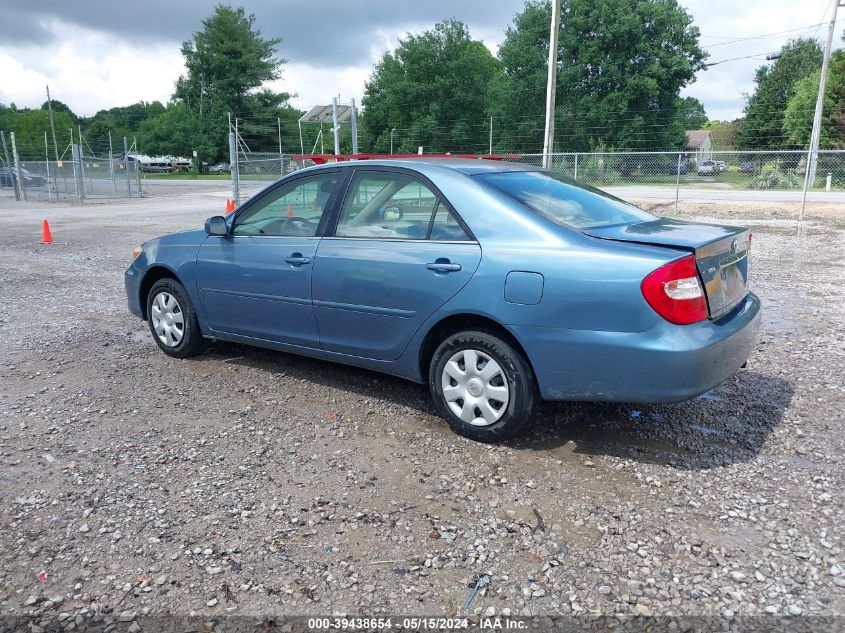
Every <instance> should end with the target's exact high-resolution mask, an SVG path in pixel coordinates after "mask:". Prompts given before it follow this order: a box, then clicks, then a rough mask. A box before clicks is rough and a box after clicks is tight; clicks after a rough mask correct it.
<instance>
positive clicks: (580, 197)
mask: <svg viewBox="0 0 845 633" xmlns="http://www.w3.org/2000/svg"><path fill="white" fill-rule="evenodd" d="M476 178H478V180H480V181H481V182H483V183H485V184H486V185H487V186H489V187H492V188H493V189H495V190H497V191H499V192H501V193H503V194H505V195H506V196H508V197H509V198H512V199H513V200H516V201H517V202H519V203H520V204H522V205H524V206H526V207H528V208H529V209H530V210H531V211H533V212H534V213H536V214H537V215H540V216H542V217H544V218H546V219H547V220H549V221H551V222H554V223H555V224H559V225H561V226H565V227H568V228H571V229H578V230H583V229H592V228H596V227H599V226H611V225H617V224H632V223H635V222H648V221H651V220H656V219H657V218H656V216H653V215H652V214H650V213H648V212H646V211H643V210H642V209H638V208H637V207H635V206H634V205H632V204H628V203H627V202H625V201H623V200H620V199H619V198H616V197H614V196H611V195H610V194H608V193H605V192H604V191H601V190H599V189H596V188H594V187H590V186H588V185H582V184H580V183H576V182H575V181H574V180H570V179H569V178H566V177H564V176H561V175H559V174H555V173H552V172H545V171H506V172H499V173H493V174H480V175H478V176H476Z"/></svg>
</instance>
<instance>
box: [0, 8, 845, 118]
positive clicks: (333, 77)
mask: <svg viewBox="0 0 845 633" xmlns="http://www.w3.org/2000/svg"><path fill="white" fill-rule="evenodd" d="M509 2H512V5H513V10H511V9H508V8H507V7H509V6H511V5H510V4H509ZM682 4H683V5H684V6H686V7H687V8H688V9H689V11H690V13H691V14H692V15H693V18H694V20H695V24H696V25H697V26H698V27H699V29H700V30H701V33H702V38H701V44H702V45H703V46H706V47H708V50H709V51H710V55H711V57H710V60H709V61H710V62H714V61H720V60H723V59H730V58H733V57H743V56H747V55H752V54H757V56H758V57H757V58H756V59H744V60H737V61H730V62H725V63H723V64H719V65H717V66H714V67H712V68H710V69H708V70H707V71H705V72H701V73H699V75H698V77H697V81H696V82H695V83H693V84H692V85H691V86H689V87H688V88H687V89H686V90H685V91H684V94H685V95H691V96H695V97H697V98H698V99H700V100H701V101H702V102H703V103H704V105H705V108H706V110H707V114H708V115H709V116H710V117H711V118H719V119H733V118H735V117H738V116H741V115H742V108H743V105H744V98H743V93H744V92H751V91H752V90H753V87H754V86H753V78H754V71H755V69H756V67H757V66H759V65H760V64H762V63H765V62H764V61H763V60H762V59H761V57H762V56H764V55H765V53H767V52H771V51H776V50H778V49H779V48H780V47H781V46H782V45H783V43H784V42H786V40H787V39H789V38H790V37H794V36H798V35H815V34H818V35H819V36H820V37H824V35H825V34H826V25H825V26H822V27H821V28H818V27H816V28H812V29H810V28H801V29H799V28H798V27H808V26H809V25H813V24H818V23H819V22H821V21H822V18H823V16H828V17H829V11H828V9H829V5H830V2H829V0H805V1H804V2H795V0H769V1H768V2H765V3H764V2H762V1H759V0H758V1H756V2H744V3H743V2H737V1H736V0H682ZM505 5H507V6H505ZM520 6H521V0H503V1H502V2H501V3H500V4H499V5H497V7H498V14H497V15H498V16H499V17H498V18H497V19H499V20H500V22H501V23H500V24H495V23H494V21H491V20H490V18H489V11H488V14H487V15H484V16H480V15H479V14H478V11H480V10H482V9H478V8H475V9H472V11H471V10H470V9H471V8H472V7H482V8H483V4H479V3H476V4H475V5H472V6H470V5H469V4H467V5H463V4H456V5H455V12H456V13H460V10H463V11H464V12H465V14H460V15H459V16H458V17H460V18H462V19H464V20H466V21H467V22H468V24H469V27H470V32H471V33H472V34H473V36H474V37H476V38H479V39H481V40H483V41H484V42H485V44H486V45H487V46H488V48H490V49H491V51H494V52H495V50H496V49H497V48H498V45H499V44H500V43H501V41H502V39H503V38H504V31H505V28H506V27H507V26H508V25H509V23H510V22H511V19H512V17H513V16H512V13H513V11H515V10H519V8H520ZM253 10H255V11H256V13H259V14H260V13H261V11H260V10H259V9H253ZM358 11H361V12H367V11H368V7H367V4H366V3H362V4H361V5H360V7H359V8H358ZM473 11H475V13H473ZM371 13H372V15H371V16H369V18H370V21H371V26H369V27H368V28H369V31H368V32H367V33H366V34H364V35H365V37H363V40H364V41H366V42H367V43H368V45H369V48H368V51H367V55H365V56H362V55H360V54H356V55H354V56H353V57H354V60H355V61H349V62H345V61H344V59H342V58H340V59H337V63H336V65H334V66H329V65H328V63H331V59H332V58H329V60H328V62H327V60H326V56H325V55H324V56H322V57H319V58H317V57H314V56H313V55H312V54H309V50H305V49H303V48H302V47H301V46H300V47H299V48H296V49H291V48H287V47H285V46H283V50H282V51H281V53H282V54H283V55H285V56H286V57H288V58H289V59H290V61H289V63H288V64H287V65H285V67H284V69H283V77H282V79H281V80H279V81H277V82H273V84H272V87H273V88H275V89H278V90H284V91H287V92H290V93H295V94H296V95H297V97H296V98H295V99H294V100H293V103H294V105H296V106H297V107H300V108H302V109H305V108H308V107H310V106H312V105H315V104H323V103H329V102H330V101H331V98H332V96H333V95H337V94H340V96H341V101H343V102H348V101H349V99H350V98H352V97H354V98H355V99H356V100H359V101H360V98H361V96H362V94H363V91H364V83H365V82H366V80H367V78H368V77H369V74H370V72H371V70H372V64H373V63H374V62H375V61H377V60H378V58H379V57H380V56H381V54H382V53H383V52H384V51H385V50H387V49H392V48H394V47H395V46H396V43H397V40H398V39H399V38H401V37H404V36H405V35H406V34H407V32H409V31H417V30H421V29H424V28H429V27H430V26H431V25H432V24H433V22H431V23H428V22H425V23H423V22H418V21H414V20H412V21H410V22H409V21H407V20H406V21H404V22H401V23H400V22H396V21H394V22H390V23H386V22H384V21H382V22H381V23H380V22H379V20H380V15H381V14H380V13H379V12H377V11H372V10H371ZM417 15H423V13H418V14H417ZM426 15H427V14H426ZM473 15H475V16H476V17H475V18H473ZM443 17H446V16H445V15H444V16H443ZM259 18H261V15H259ZM826 19H828V18H826ZM89 23H94V21H91V22H89ZM44 26H45V28H46V29H47V30H48V31H50V32H52V33H54V34H56V36H57V38H58V39H57V43H56V44H49V43H41V44H20V43H18V44H16V45H15V46H12V45H10V44H2V45H0V73H2V75H1V76H2V81H0V102H2V103H9V102H11V101H14V102H15V103H16V104H17V105H18V106H19V107H39V106H40V105H41V103H43V101H44V100H45V97H46V95H45V91H44V86H45V84H48V83H49V85H50V89H51V93H52V95H53V97H54V98H55V99H59V100H61V101H63V102H65V103H67V104H68V105H69V106H70V107H71V108H72V109H73V110H74V111H75V112H77V113H80V114H85V115H91V114H93V113H95V112H96V111H97V110H100V109H103V108H109V107H112V106H118V105H128V104H131V103H134V102H136V101H139V100H145V101H152V100H159V101H162V102H166V101H167V100H168V99H169V97H170V95H171V94H172V93H173V86H174V82H175V80H176V78H177V77H178V76H179V75H180V74H182V73H183V72H184V67H183V63H182V56H181V54H180V52H179V44H178V42H176V41H173V42H169V43H168V42H165V41H160V40H156V41H155V42H154V43H152V42H145V43H141V42H140V40H142V38H141V37H136V38H132V39H130V38H129V37H128V36H123V35H118V34H116V33H110V32H107V31H106V30H97V29H96V28H95V27H93V26H92V27H90V28H89V27H80V26H75V25H69V24H67V23H64V22H61V21H57V20H56V19H52V20H48V21H47V22H45V23H44ZM106 28H108V27H105V26H104V27H103V29H106ZM297 28H298V26H297V14H296V13H295V12H293V10H292V12H291V13H290V19H289V20H288V21H286V26H285V29H287V30H288V31H289V32H290V31H293V30H294V29H297ZM335 28H341V29H342V25H338V26H337V27H335ZM282 30H284V29H281V30H280V32H279V33H277V34H278V35H281V36H282V37H285V38H286V39H285V42H289V41H293V40H294V39H295V38H291V37H290V34H289V33H285V32H281V31H282ZM780 31H790V32H789V33H781V34H779V35H774V36H772V37H767V38H763V39H760V38H755V39H746V40H743V41H739V42H730V40H735V39H741V38H743V37H752V36H759V35H761V34H767V33H776V32H780ZM274 34H276V33H275V31H274ZM185 35H186V36H187V33H186V34H185ZM359 35H361V34H360V33H359ZM841 36H842V30H841V29H838V30H837V33H836V36H835V38H836V39H835V45H836V46H842V40H841ZM325 37H332V36H331V35H329V34H328V33H327V32H322V33H321V34H320V35H319V36H317V35H315V36H314V45H315V46H319V45H320V39H321V38H325ZM339 37H342V32H341V33H340V35H339ZM300 39H301V38H300ZM360 39H361V38H359V40H356V41H360ZM311 52H312V53H313V51H311ZM362 57H363V58H364V59H363V61H358V60H361V59H362Z"/></svg>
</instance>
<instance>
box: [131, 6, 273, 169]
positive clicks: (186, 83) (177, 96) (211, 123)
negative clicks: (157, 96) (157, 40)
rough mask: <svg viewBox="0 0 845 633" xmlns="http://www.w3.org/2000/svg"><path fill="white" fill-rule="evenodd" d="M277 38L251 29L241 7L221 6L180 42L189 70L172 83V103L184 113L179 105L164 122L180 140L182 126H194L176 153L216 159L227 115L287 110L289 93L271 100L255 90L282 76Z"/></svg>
mask: <svg viewBox="0 0 845 633" xmlns="http://www.w3.org/2000/svg"><path fill="white" fill-rule="evenodd" d="M280 41H281V40H280V39H279V38H269V39H268V38H265V37H263V36H262V34H261V31H260V30H259V29H257V28H256V27H255V16H254V15H252V14H247V13H246V11H245V10H244V9H243V7H238V8H232V7H231V6H229V5H222V4H220V5H217V7H216V8H215V10H214V13H213V14H212V15H211V17H209V18H206V19H205V20H203V22H202V30H200V31H198V32H196V33H194V36H193V38H192V39H190V40H188V41H186V42H183V44H182V55H183V56H184V58H185V68H186V69H187V72H186V74H185V75H183V76H182V77H180V78H179V79H178V80H177V82H176V90H175V92H174V95H173V101H174V104H183V105H184V107H186V108H187V113H186V112H185V111H183V110H181V109H179V110H177V111H175V112H174V113H172V114H170V115H169V116H167V117H165V118H164V119H163V120H162V124H165V125H174V126H176V127H175V128H174V130H173V132H174V138H175V139H182V138H183V137H182V135H181V131H182V129H183V128H184V126H185V125H193V126H194V129H193V133H192V135H191V136H190V138H189V139H186V140H185V143H186V145H183V144H182V143H181V141H180V146H179V149H180V151H179V153H182V154H187V153H188V152H190V151H191V150H192V149H197V150H198V152H200V151H201V152H202V153H201V154H200V156H201V158H203V159H207V160H210V161H216V160H219V159H220V158H222V157H224V156H225V155H226V152H227V149H226V148H227V146H228V145H227V144H228V141H227V140H226V135H227V133H228V124H227V120H228V113H232V116H233V117H238V118H242V119H244V120H249V119H250V118H252V119H256V118H260V117H265V118H266V117H272V118H273V120H275V117H276V114H275V113H276V112H277V111H278V110H283V109H285V108H286V106H287V100H288V98H289V95H287V94H278V95H275V97H274V98H273V99H269V98H268V94H272V93H270V91H259V88H261V86H262V85H263V84H264V83H265V82H268V81H272V80H274V79H278V78H279V76H280V72H281V71H280V69H281V67H282V65H283V64H284V63H285V61H286V60H284V59H282V58H280V57H277V55H276V48H277V46H278V44H279V42H280ZM188 114H189V115H190V116H188ZM162 116H164V115H162ZM147 132H148V133H149V130H147ZM163 134H164V135H165V136H166V135H167V130H165V131H164V132H163Z"/></svg>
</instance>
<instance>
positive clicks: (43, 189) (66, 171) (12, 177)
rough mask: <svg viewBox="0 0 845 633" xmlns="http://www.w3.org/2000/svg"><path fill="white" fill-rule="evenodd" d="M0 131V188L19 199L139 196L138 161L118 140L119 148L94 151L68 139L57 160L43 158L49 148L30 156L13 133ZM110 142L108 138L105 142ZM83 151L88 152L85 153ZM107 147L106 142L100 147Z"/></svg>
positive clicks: (83, 144)
mask: <svg viewBox="0 0 845 633" xmlns="http://www.w3.org/2000/svg"><path fill="white" fill-rule="evenodd" d="M0 136H2V141H3V142H2V147H0V154H2V157H0V190H2V191H4V192H5V193H6V194H8V193H9V192H11V193H13V194H14V196H15V198H17V199H19V200H44V201H71V202H81V201H82V200H84V199H86V198H133V197H141V196H142V195H143V181H142V179H141V170H142V165H141V163H140V162H139V161H138V160H137V158H136V155H135V152H133V149H134V148H133V149H130V146H129V144H128V139H123V142H124V144H123V147H124V148H125V149H124V151H123V152H120V153H111V152H110V151H107V152H106V154H107V155H106V156H103V155H94V154H93V153H92V150H91V147H90V146H89V145H88V144H87V143H85V140H84V139H83V138H82V136H81V135H80V136H79V137H77V139H78V140H82V143H70V144H69V145H67V147H66V148H65V149H64V151H63V152H62V153H61V154H59V151H58V150H56V151H55V155H57V156H59V157H58V159H50V158H48V157H49V156H50V154H51V148H50V147H49V145H47V143H46V138H45V145H44V146H42V147H41V148H40V152H41V156H42V157H43V158H38V159H34V158H31V157H32V156H35V155H37V151H36V150H35V149H34V148H30V147H19V146H18V145H17V144H16V143H15V138H14V134H10V135H9V142H8V143H7V142H6V136H5V134H4V133H2V132H0ZM110 145H111V143H109V146H110ZM86 150H87V151H88V153H87V154H86ZM106 150H110V147H106Z"/></svg>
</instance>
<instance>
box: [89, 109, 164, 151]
mask: <svg viewBox="0 0 845 633" xmlns="http://www.w3.org/2000/svg"><path fill="white" fill-rule="evenodd" d="M164 111H165V108H164V106H163V105H162V104H161V103H160V102H159V101H153V102H151V103H147V102H144V101H139V102H138V103H133V104H132V105H129V106H122V107H116V108H109V109H108V110H100V111H99V112H97V114H95V115H94V116H93V117H91V118H88V119H82V120H81V121H80V125H81V126H82V136H83V138H84V139H85V151H86V152H88V151H92V152H94V154H95V155H97V156H105V155H107V154H108V152H109V132H111V136H112V149H113V151H114V152H115V153H119V152H122V151H123V138H124V137H126V138H128V139H129V143H132V139H133V137H134V136H136V135H137V133H138V131H139V130H140V128H141V125H142V124H143V123H144V122H145V121H147V120H148V119H153V118H155V117H158V116H161V115H162V114H164Z"/></svg>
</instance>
